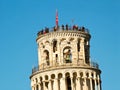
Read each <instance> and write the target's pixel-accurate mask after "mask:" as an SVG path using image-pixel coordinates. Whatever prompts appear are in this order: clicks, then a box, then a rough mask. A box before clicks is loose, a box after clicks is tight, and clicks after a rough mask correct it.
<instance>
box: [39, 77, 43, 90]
mask: <svg viewBox="0 0 120 90" xmlns="http://www.w3.org/2000/svg"><path fill="white" fill-rule="evenodd" d="M42 80H43V79H42V77H40V90H43V81H42Z"/></svg>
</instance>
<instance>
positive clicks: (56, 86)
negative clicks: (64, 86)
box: [54, 78, 59, 90]
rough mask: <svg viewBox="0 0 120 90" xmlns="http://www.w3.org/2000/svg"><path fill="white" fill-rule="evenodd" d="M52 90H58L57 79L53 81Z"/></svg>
mask: <svg viewBox="0 0 120 90" xmlns="http://www.w3.org/2000/svg"><path fill="white" fill-rule="evenodd" d="M54 88H55V90H59V89H58V88H59V87H58V79H57V78H55V79H54Z"/></svg>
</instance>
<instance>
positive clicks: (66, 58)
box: [63, 47, 72, 63]
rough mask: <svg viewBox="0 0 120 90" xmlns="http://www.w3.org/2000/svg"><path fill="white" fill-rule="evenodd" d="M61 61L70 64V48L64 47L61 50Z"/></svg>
mask: <svg viewBox="0 0 120 90" xmlns="http://www.w3.org/2000/svg"><path fill="white" fill-rule="evenodd" d="M63 59H64V61H65V63H72V53H71V47H65V48H64V50H63Z"/></svg>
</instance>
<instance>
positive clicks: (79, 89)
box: [76, 77, 81, 90]
mask: <svg viewBox="0 0 120 90" xmlns="http://www.w3.org/2000/svg"><path fill="white" fill-rule="evenodd" d="M76 87H77V88H76V90H81V87H80V77H78V78H77V82H76Z"/></svg>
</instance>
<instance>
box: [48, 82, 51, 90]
mask: <svg viewBox="0 0 120 90" xmlns="http://www.w3.org/2000/svg"><path fill="white" fill-rule="evenodd" d="M48 89H49V90H52V84H51V80H49V84H48Z"/></svg>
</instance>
